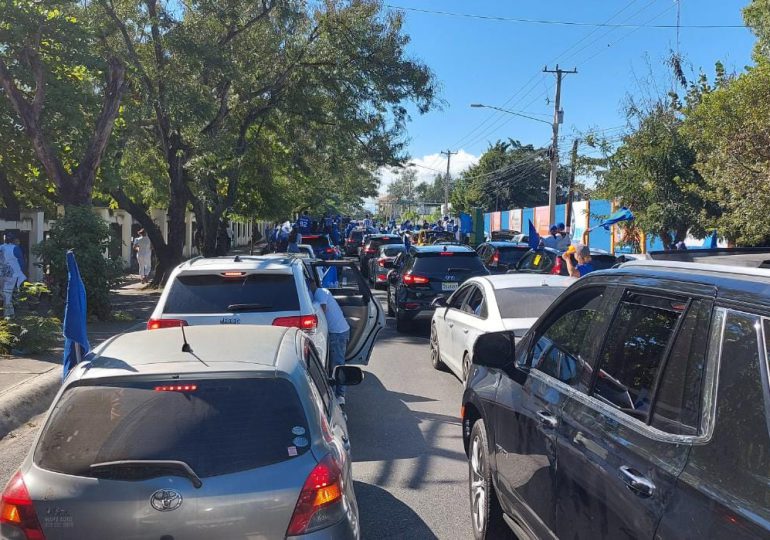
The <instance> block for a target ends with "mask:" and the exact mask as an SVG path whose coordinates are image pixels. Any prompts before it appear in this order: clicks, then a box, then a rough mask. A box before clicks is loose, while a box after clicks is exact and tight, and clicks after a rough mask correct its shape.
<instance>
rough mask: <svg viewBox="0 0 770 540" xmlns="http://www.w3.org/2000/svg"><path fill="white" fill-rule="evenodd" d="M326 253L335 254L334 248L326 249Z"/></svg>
mask: <svg viewBox="0 0 770 540" xmlns="http://www.w3.org/2000/svg"><path fill="white" fill-rule="evenodd" d="M326 253H334V248H331V247H328V248H326Z"/></svg>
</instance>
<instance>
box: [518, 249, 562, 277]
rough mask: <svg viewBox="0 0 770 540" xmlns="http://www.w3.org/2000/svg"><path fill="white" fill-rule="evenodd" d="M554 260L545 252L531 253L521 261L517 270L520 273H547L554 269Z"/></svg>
mask: <svg viewBox="0 0 770 540" xmlns="http://www.w3.org/2000/svg"><path fill="white" fill-rule="evenodd" d="M553 261H554V259H553V258H552V257H551V254H550V253H547V252H545V251H542V250H541V251H529V252H527V253H526V254H525V255H523V256H522V257H521V259H519V262H518V264H517V265H516V270H518V271H519V272H537V273H547V272H550V270H551V267H553Z"/></svg>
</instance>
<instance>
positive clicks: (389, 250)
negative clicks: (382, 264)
mask: <svg viewBox="0 0 770 540" xmlns="http://www.w3.org/2000/svg"><path fill="white" fill-rule="evenodd" d="M404 251H406V246H404V245H403V244H401V245H395V246H388V247H386V248H384V249H383V250H382V251H381V252H380V253H381V254H382V255H383V256H384V257H397V256H398V254H399V253H403V252H404Z"/></svg>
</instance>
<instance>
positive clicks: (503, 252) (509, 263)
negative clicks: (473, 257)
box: [476, 241, 529, 274]
mask: <svg viewBox="0 0 770 540" xmlns="http://www.w3.org/2000/svg"><path fill="white" fill-rule="evenodd" d="M528 251H529V245H527V244H519V243H517V242H508V241H498V242H485V243H483V244H481V245H480V246H479V247H477V248H476V252H477V253H478V254H479V257H481V262H483V263H484V266H486V267H487V268H489V271H490V272H492V273H493V274H504V273H506V272H507V271H508V270H511V269H513V268H516V263H517V262H519V259H521V258H522V257H523V256H524V255H525V254H526V253H527V252H528Z"/></svg>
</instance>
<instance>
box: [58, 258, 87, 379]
mask: <svg viewBox="0 0 770 540" xmlns="http://www.w3.org/2000/svg"><path fill="white" fill-rule="evenodd" d="M90 350H91V345H90V344H89V343H88V334H87V332H86V288H85V286H84V285H83V279H82V278H81V277H80V270H79V269H78V263H77V261H76V260H75V254H74V253H73V252H72V250H69V251H68V252H67V305H66V306H65V308H64V373H63V375H62V380H64V379H66V378H67V374H68V373H69V372H70V370H71V369H72V368H74V367H75V366H76V365H77V364H78V362H80V361H81V360H82V359H83V356H84V355H85V354H86V353H88V351H90Z"/></svg>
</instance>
